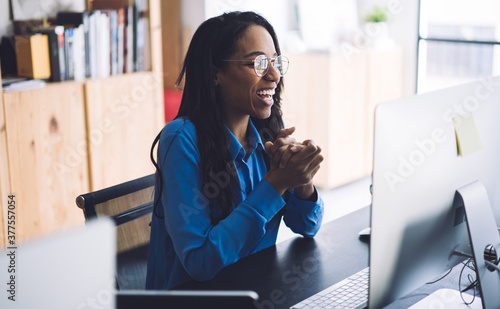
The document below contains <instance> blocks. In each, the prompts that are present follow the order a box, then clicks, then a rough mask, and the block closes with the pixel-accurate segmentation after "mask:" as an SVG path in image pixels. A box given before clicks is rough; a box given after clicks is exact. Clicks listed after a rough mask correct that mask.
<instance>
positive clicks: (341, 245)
mask: <svg viewBox="0 0 500 309" xmlns="http://www.w3.org/2000/svg"><path fill="white" fill-rule="evenodd" d="M369 223H370V207H368V206H367V207H364V208H362V209H360V210H357V211H355V212H353V213H350V214H348V215H346V216H344V217H341V218H339V219H336V220H334V221H331V222H328V223H326V224H324V225H323V226H322V227H321V229H320V231H319V233H318V234H317V235H316V237H314V238H313V239H308V238H303V237H300V236H299V237H297V238H294V239H289V240H287V241H283V242H281V243H278V244H276V245H275V246H272V247H269V248H267V249H264V250H262V251H260V252H257V253H255V254H253V255H251V256H248V257H246V258H244V259H241V260H239V261H238V262H236V263H234V264H232V265H229V266H228V267H226V268H224V269H222V270H221V271H220V272H219V273H218V274H217V275H216V276H215V278H214V279H212V280H209V281H205V282H196V281H194V280H192V281H190V282H187V283H185V284H182V285H180V286H178V287H177V288H176V289H179V290H252V291H255V292H257V294H259V301H258V305H259V306H258V308H266V309H272V308H289V307H290V306H292V305H294V304H296V303H298V302H300V301H302V300H304V299H306V298H307V297H309V296H311V295H313V294H315V293H317V292H319V291H321V290H323V289H325V288H327V287H329V286H331V285H333V284H335V283H337V282H339V281H341V280H343V279H345V278H346V277H348V276H350V275H352V274H354V273H356V272H358V271H360V270H361V269H363V268H365V267H367V266H368V254H369V244H368V243H367V242H364V241H360V240H359V238H358V233H359V231H361V230H362V229H363V228H365V227H367V226H369ZM460 270H461V266H457V267H455V268H454V269H453V271H452V272H451V273H450V274H449V275H448V276H446V278H444V279H443V280H440V281H439V282H438V283H435V284H427V285H424V286H422V287H420V288H418V289H416V290H415V291H413V292H412V293H410V294H408V295H406V296H405V297H402V298H401V299H399V300H397V301H395V302H393V303H392V304H390V305H389V306H387V308H386V309H395V308H398V309H399V308H408V307H409V306H411V305H413V304H415V303H416V302H418V301H419V300H421V299H423V298H424V297H426V296H427V295H430V294H431V293H432V292H434V291H435V290H437V289H440V288H451V289H458V278H459V274H460ZM470 273H472V271H466V272H465V276H466V275H467V274H470Z"/></svg>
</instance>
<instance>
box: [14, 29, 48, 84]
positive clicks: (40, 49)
mask: <svg viewBox="0 0 500 309" xmlns="http://www.w3.org/2000/svg"><path fill="white" fill-rule="evenodd" d="M15 42H16V61H17V75H18V76H24V77H30V78H33V79H48V78H50V60H49V59H50V57H49V40H48V38H47V35H45V34H34V35H16V36H15Z"/></svg>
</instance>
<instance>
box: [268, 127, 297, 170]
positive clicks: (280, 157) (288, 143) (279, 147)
mask: <svg viewBox="0 0 500 309" xmlns="http://www.w3.org/2000/svg"><path fill="white" fill-rule="evenodd" d="M293 132H295V127H291V128H286V129H282V130H280V131H279V132H278V137H277V138H276V140H275V141H274V143H272V142H266V144H265V147H266V151H267V153H269V156H270V157H271V169H275V168H284V167H285V166H286V164H287V163H288V161H289V160H290V158H291V157H292V156H293V155H294V154H295V153H297V152H299V151H300V150H302V148H303V147H304V146H303V145H302V144H301V143H299V142H297V140H295V138H293V137H291V136H290V135H292V133H293Z"/></svg>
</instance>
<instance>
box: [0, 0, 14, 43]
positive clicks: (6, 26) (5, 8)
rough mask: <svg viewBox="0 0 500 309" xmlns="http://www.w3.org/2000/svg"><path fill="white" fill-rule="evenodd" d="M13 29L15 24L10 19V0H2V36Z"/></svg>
mask: <svg viewBox="0 0 500 309" xmlns="http://www.w3.org/2000/svg"><path fill="white" fill-rule="evenodd" d="M12 31H13V26H12V23H11V21H10V20H9V1H7V0H0V37H2V36H4V35H7V34H9V33H11V32H12Z"/></svg>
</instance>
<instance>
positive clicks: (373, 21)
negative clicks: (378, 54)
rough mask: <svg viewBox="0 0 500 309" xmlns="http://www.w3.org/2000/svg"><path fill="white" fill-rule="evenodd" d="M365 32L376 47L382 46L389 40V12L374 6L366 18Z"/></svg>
mask: <svg viewBox="0 0 500 309" xmlns="http://www.w3.org/2000/svg"><path fill="white" fill-rule="evenodd" d="M364 20H365V22H366V23H365V33H366V35H367V36H368V38H369V39H370V41H371V43H372V45H373V46H375V47H381V46H382V45H384V44H385V43H386V42H388V41H389V30H388V27H387V21H388V20H389V13H388V12H387V11H386V10H384V9H382V8H380V7H374V8H373V10H372V11H371V12H370V13H368V14H367V15H366V16H365V18H364Z"/></svg>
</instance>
